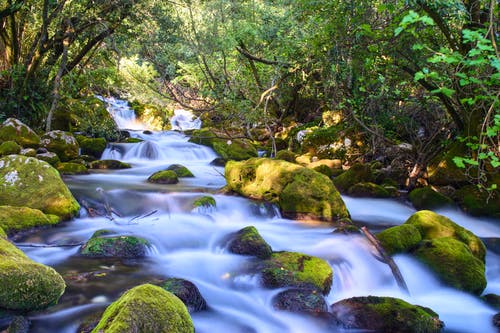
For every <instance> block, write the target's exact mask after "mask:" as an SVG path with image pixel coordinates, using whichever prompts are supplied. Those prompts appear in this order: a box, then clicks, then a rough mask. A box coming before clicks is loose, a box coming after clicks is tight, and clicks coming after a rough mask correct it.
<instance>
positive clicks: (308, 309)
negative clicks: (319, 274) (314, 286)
mask: <svg viewBox="0 0 500 333" xmlns="http://www.w3.org/2000/svg"><path fill="white" fill-rule="evenodd" d="M272 302H273V307H274V308H275V309H277V310H283V311H290V312H295V313H306V314H307V313H310V314H313V315H317V314H319V313H324V312H328V305H327V304H326V301H325V299H324V298H323V296H322V295H321V294H320V293H318V292H317V291H316V290H311V289H288V290H285V291H282V292H280V293H279V294H278V295H276V296H274V297H273V301H272Z"/></svg>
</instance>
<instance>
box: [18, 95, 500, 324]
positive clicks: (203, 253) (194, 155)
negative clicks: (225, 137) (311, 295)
mask: <svg viewBox="0 0 500 333" xmlns="http://www.w3.org/2000/svg"><path fill="white" fill-rule="evenodd" d="M106 101H107V102H108V105H109V107H108V108H109V110H110V112H111V113H112V114H113V115H114V118H115V119H116V121H117V124H118V125H119V126H120V127H121V128H123V129H128V130H129V132H130V134H131V136H132V137H136V138H140V139H143V140H144V141H143V142H140V143H113V144H110V145H108V147H107V148H106V150H105V152H104V153H103V156H102V158H103V159H110V158H112V159H118V160H121V161H124V162H128V163H130V164H132V166H133V167H132V168H131V169H124V170H112V171H111V170H110V171H92V173H91V174H89V175H81V176H71V177H67V178H65V181H66V183H67V184H68V186H69V187H70V189H71V191H72V192H73V194H74V195H75V197H76V198H77V199H79V200H81V199H82V198H85V199H86V200H95V201H96V202H108V203H109V205H110V206H111V207H112V208H113V209H114V210H115V211H116V212H119V214H120V215H119V216H118V215H116V216H114V218H113V219H112V220H111V219H109V218H106V217H89V216H86V213H85V211H84V210H83V209H82V211H81V215H80V217H78V218H75V219H73V220H72V221H70V222H67V223H64V224H62V225H60V226H59V227H56V228H51V229H47V230H42V231H41V232H39V233H37V234H35V235H30V236H27V237H26V238H24V239H21V240H19V241H18V242H19V243H20V244H21V246H20V248H21V249H22V250H23V251H25V253H26V254H27V255H28V256H29V257H30V258H32V259H33V260H35V261H38V262H41V263H43V264H47V265H50V266H52V267H54V268H55V269H56V270H57V271H58V272H59V273H60V274H61V275H63V276H64V277H65V279H66V281H67V288H66V292H65V294H64V295H63V296H62V297H61V299H60V301H59V304H58V305H56V306H53V307H52V308H50V309H48V310H47V311H45V312H41V313H39V314H35V315H32V316H31V317H30V319H31V320H32V329H31V331H30V332H37V333H42V332H44V333H45V332H47V333H48V332H64V333H66V332H67V333H74V332H77V329H78V326H79V325H80V323H81V322H82V320H84V319H85V318H88V317H91V316H92V315H93V314H94V315H95V314H96V313H99V311H102V310H103V309H104V308H105V307H106V306H107V305H109V304H110V303H111V302H112V301H114V300H115V299H116V298H117V297H119V295H120V294H121V293H122V292H123V291H125V290H126V289H128V288H131V287H133V286H135V285H138V284H142V283H146V282H148V281H154V280H155V279H161V278H166V277H178V278H183V279H187V280H189V281H191V282H193V283H194V284H195V285H196V286H197V287H198V288H199V290H200V292H201V294H202V295H203V297H204V298H205V299H206V301H207V304H208V306H209V309H208V310H207V311H202V312H197V313H193V314H192V318H193V322H194V325H195V329H196V332H197V333H214V332H232V333H240V332H241V333H247V332H248V333H249V332H257V333H267V332H269V333H274V332H296V333H299V332H307V333H316V332H318V333H319V332H332V328H326V327H325V326H324V324H323V323H322V322H321V321H318V320H316V319H314V318H312V317H308V316H306V315H298V314H292V313H288V312H284V311H277V310H275V309H273V306H272V302H271V300H272V298H273V297H274V296H275V295H276V294H278V293H279V291H281V290H283V289H273V290H271V289H265V288H263V287H262V286H261V285H260V281H259V276H258V275H255V274H253V273H251V272H249V270H248V269H247V268H248V267H249V265H250V264H251V263H252V261H253V260H255V259H253V258H251V257H247V256H241V255H235V254H231V253H229V252H228V251H227V250H226V249H225V248H224V239H225V237H226V236H227V235H228V234H230V233H232V232H235V231H237V230H239V229H241V228H243V227H245V226H249V225H253V226H255V227H256V228H257V229H258V231H259V233H260V234H261V235H262V237H263V238H264V239H265V240H266V241H267V242H268V243H269V244H270V245H271V247H272V248H273V250H274V251H282V250H287V251H297V252H303V253H306V254H309V255H313V256H317V257H320V258H323V259H325V260H327V261H328V262H329V264H330V265H331V266H332V268H333V271H334V278H333V285H332V289H331V292H330V293H329V294H328V295H327V297H326V298H327V303H328V304H329V305H330V304H332V303H334V302H336V301H339V300H341V299H344V298H348V297H352V296H367V295H377V296H393V297H398V298H402V299H404V300H406V301H408V302H410V303H412V304H418V305H422V306H427V307H429V308H431V309H433V310H434V311H436V312H437V313H438V314H439V316H440V319H441V320H442V321H444V323H445V325H446V326H445V330H444V331H445V332H471V333H472V332H485V333H488V332H496V330H495V328H494V327H493V325H492V324H491V318H492V316H493V315H494V314H495V313H496V312H497V311H495V310H494V309H493V308H491V307H488V306H487V305H485V304H484V303H483V302H481V301H480V300H479V299H478V298H477V297H474V296H471V295H469V294H466V293H463V292H460V291H457V290H455V289H451V288H448V287H445V286H443V285H441V284H440V283H439V282H438V280H437V279H436V278H435V276H434V275H433V274H432V272H431V271H429V270H428V269H426V268H425V267H424V266H422V265H421V264H419V262H417V261H416V260H414V259H412V258H411V257H409V256H406V255H398V256H396V257H395V258H394V259H395V261H396V263H397V265H398V266H399V268H400V270H401V272H402V274H403V277H404V279H405V280H406V283H407V285H408V288H409V291H410V295H411V296H409V295H406V294H405V293H403V292H401V291H400V290H399V289H398V286H397V284H396V282H395V280H394V278H393V276H392V274H391V271H390V269H389V267H388V266H387V265H385V264H384V263H381V262H379V261H378V260H376V259H375V258H374V257H373V255H372V251H373V250H372V247H371V245H370V244H369V243H368V242H367V241H366V239H365V238H364V237H363V236H362V235H359V236H358V235H338V234H332V230H333V228H332V226H331V225H329V224H328V223H319V222H307V223H306V222H299V221H293V220H288V219H284V218H282V217H281V216H280V214H279V211H278V210H277V209H276V208H275V207H273V206H271V205H267V204H262V203H258V202H254V201H251V200H249V199H245V198H241V197H236V196H228V195H222V194H217V193H218V190H219V189H220V188H221V187H223V186H224V185H225V179H224V177H223V173H224V169H223V168H222V167H215V166H212V165H210V162H211V161H212V160H213V159H214V158H215V157H217V155H216V154H215V153H214V151H213V150H212V149H210V148H208V147H205V146H201V145H197V144H194V143H190V142H188V139H189V137H188V136H186V135H184V134H183V133H182V132H180V131H165V132H154V131H153V132H144V130H145V129H147V126H145V125H144V124H141V123H140V122H138V121H137V120H136V119H135V117H134V115H133V111H132V110H130V109H129V108H128V106H127V104H126V102H124V101H120V100H112V99H107V100H106ZM172 122H173V125H174V126H176V128H178V129H186V128H192V127H197V126H199V123H197V122H192V121H191V120H190V119H189V117H188V116H187V115H186V114H185V113H182V112H181V113H179V114H177V115H176V116H174V118H173V119H172ZM145 133H151V134H145ZM174 163H177V164H182V165H184V166H186V167H187V168H188V169H189V170H191V171H192V173H193V174H194V175H195V177H194V178H180V182H179V183H178V184H175V185H157V184H149V183H147V182H146V179H147V178H148V177H149V176H150V175H151V174H152V173H154V172H156V171H159V170H162V169H165V168H166V167H168V166H169V165H171V164H174ZM207 194H210V195H212V196H213V197H214V198H215V200H216V203H217V206H216V208H211V209H206V208H196V209H193V208H192V204H193V202H194V200H196V199H197V198H199V197H201V196H204V195H207ZM343 199H344V200H345V203H346V205H347V207H348V209H349V211H350V213H351V215H352V218H353V220H354V221H355V222H356V223H357V224H358V225H360V226H362V225H366V226H368V227H369V228H370V230H372V231H373V232H377V231H380V230H383V229H385V228H387V227H390V226H394V225H399V224H402V223H403V222H404V221H405V220H406V219H407V218H408V217H409V216H410V215H411V214H413V213H414V212H415V210H414V208H412V207H411V205H407V204H405V203H403V202H401V201H397V200H392V199H363V198H350V197H345V196H343ZM438 213H440V214H443V215H446V216H448V217H450V218H451V219H452V220H453V221H455V222H456V223H458V224H460V225H462V226H464V227H465V228H467V229H469V230H471V231H472V232H474V233H475V234H476V235H478V236H480V237H482V238H496V237H500V223H499V221H498V220H492V219H490V220H488V219H478V218H473V217H470V216H467V215H465V214H463V213H462V212H460V211H458V210H446V211H438ZM99 229H109V230H112V231H113V232H116V233H118V234H124V235H134V236H139V237H143V238H145V239H147V240H148V241H149V242H150V243H151V244H152V247H151V248H150V251H149V253H148V255H147V256H146V258H145V259H139V260H118V259H94V258H82V257H80V256H78V250H79V246H77V245H73V246H61V247H27V246H25V247H23V246H22V244H23V243H25V244H26V243H33V244H56V245H72V244H80V243H84V242H86V241H87V240H88V239H89V238H90V237H91V235H92V234H93V233H94V232H95V231H96V230H99ZM486 266H487V268H486V273H487V280H488V286H487V288H486V290H485V291H484V293H485V294H487V293H497V294H500V256H499V254H498V253H494V252H492V251H488V252H487V256H486ZM338 331H339V332H340V331H346V330H341V329H338Z"/></svg>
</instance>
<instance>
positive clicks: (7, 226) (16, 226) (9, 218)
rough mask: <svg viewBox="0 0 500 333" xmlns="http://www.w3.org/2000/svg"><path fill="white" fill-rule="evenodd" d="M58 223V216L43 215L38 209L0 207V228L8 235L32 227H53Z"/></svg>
mask: <svg viewBox="0 0 500 333" xmlns="http://www.w3.org/2000/svg"><path fill="white" fill-rule="evenodd" d="M59 221H60V219H59V217H58V216H55V215H45V214H44V213H43V212H42V211H40V210H38V209H32V208H28V207H13V206H0V227H1V228H2V229H3V230H4V231H5V232H6V233H9V234H11V233H14V232H17V231H21V230H27V229H30V228H34V227H41V226H51V225H55V224H57V223H59Z"/></svg>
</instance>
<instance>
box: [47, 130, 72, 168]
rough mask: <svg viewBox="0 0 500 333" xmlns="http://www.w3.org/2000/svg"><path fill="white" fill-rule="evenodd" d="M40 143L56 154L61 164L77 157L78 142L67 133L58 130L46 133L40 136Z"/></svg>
mask: <svg viewBox="0 0 500 333" xmlns="http://www.w3.org/2000/svg"><path fill="white" fill-rule="evenodd" d="M40 143H41V145H42V146H43V147H45V148H46V149H47V150H49V151H51V152H54V153H56V154H57V156H59V158H60V159H61V161H62V162H68V161H71V160H72V159H75V158H77V157H78V155H79V150H80V146H79V145H78V141H76V139H75V137H74V136H73V135H72V134H71V133H68V132H64V131H59V130H55V131H50V132H47V133H45V134H44V135H43V136H42V138H41V141H40Z"/></svg>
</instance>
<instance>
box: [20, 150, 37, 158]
mask: <svg viewBox="0 0 500 333" xmlns="http://www.w3.org/2000/svg"><path fill="white" fill-rule="evenodd" d="M19 155H23V156H27V157H36V150H35V149H34V148H24V149H21V151H19Z"/></svg>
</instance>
